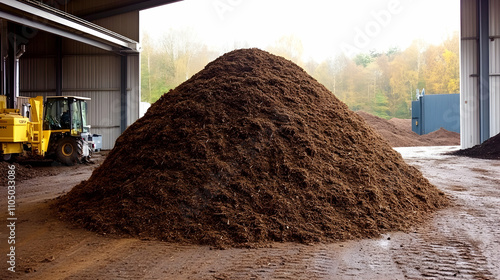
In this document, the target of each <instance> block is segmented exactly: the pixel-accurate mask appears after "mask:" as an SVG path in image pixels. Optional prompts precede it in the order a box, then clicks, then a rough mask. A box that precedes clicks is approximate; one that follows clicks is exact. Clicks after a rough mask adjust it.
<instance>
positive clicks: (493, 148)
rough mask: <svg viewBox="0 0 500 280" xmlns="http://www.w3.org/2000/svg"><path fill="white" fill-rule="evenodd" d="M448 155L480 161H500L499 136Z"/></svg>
mask: <svg viewBox="0 0 500 280" xmlns="http://www.w3.org/2000/svg"><path fill="white" fill-rule="evenodd" d="M449 154H450V155H455V156H465V157H472V158H482V159H500V134H497V135H496V136H493V137H491V138H490V139H488V140H486V141H484V142H483V143H482V144H480V145H476V146H474V147H472V148H468V149H463V150H458V151H454V152H451V153H449Z"/></svg>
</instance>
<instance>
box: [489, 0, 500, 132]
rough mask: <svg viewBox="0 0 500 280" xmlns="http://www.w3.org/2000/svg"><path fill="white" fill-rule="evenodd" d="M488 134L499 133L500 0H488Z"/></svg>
mask: <svg viewBox="0 0 500 280" xmlns="http://www.w3.org/2000/svg"><path fill="white" fill-rule="evenodd" d="M489 16H490V26H489V27H490V37H492V38H494V39H493V40H492V41H490V75H491V76H490V136H495V135H497V134H498V133H500V0H490V13H489Z"/></svg>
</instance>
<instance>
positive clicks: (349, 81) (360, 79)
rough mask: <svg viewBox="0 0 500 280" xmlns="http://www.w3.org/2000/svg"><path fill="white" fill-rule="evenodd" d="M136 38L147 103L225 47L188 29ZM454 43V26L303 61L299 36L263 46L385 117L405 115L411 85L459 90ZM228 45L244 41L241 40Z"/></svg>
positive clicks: (357, 106)
mask: <svg viewBox="0 0 500 280" xmlns="http://www.w3.org/2000/svg"><path fill="white" fill-rule="evenodd" d="M142 44H143V51H142V53H141V92H142V101H145V102H149V103H153V102H155V101H156V100H158V98H160V96H161V95H162V94H163V93H165V92H167V91H168V90H170V89H173V88H175V87H176V86H177V85H179V84H180V83H182V82H184V81H185V80H187V79H188V78H190V77H191V76H192V75H193V74H195V73H197V72H198V71H200V70H201V69H203V67H204V66H205V65H206V64H207V63H209V62H210V61H212V60H214V59H215V58H217V57H218V56H219V55H220V54H221V53H222V52H225V51H229V49H228V50H223V51H222V52H221V50H214V49H211V48H209V47H208V46H206V45H204V44H202V43H200V42H199V40H196V36H195V33H194V32H192V31H190V30H182V31H175V30H170V32H168V33H167V34H166V35H164V36H163V37H162V38H160V39H159V40H156V41H153V40H152V38H150V36H149V35H148V34H147V33H145V34H144V36H143V38H142ZM458 46H459V37H458V32H456V33H454V34H452V35H450V36H449V37H448V38H446V39H445V40H444V41H443V42H442V43H441V44H438V45H430V44H426V43H425V42H424V41H422V40H415V41H414V42H413V43H412V44H411V45H410V46H409V47H408V48H406V49H405V50H400V49H399V48H390V49H389V50H386V51H385V52H377V51H375V50H373V51H370V52H368V53H359V54H357V55H355V56H354V57H347V56H346V55H342V54H341V55H337V56H336V57H333V58H329V59H325V60H324V61H321V62H317V61H314V60H308V61H305V60H304V59H303V52H304V50H303V46H302V42H301V40H300V39H299V38H297V37H295V36H293V35H290V36H283V37H281V38H280V39H279V40H277V41H276V42H275V43H274V44H272V45H270V46H269V47H268V48H267V51H269V52H271V53H273V54H276V55H280V56H283V57H285V58H287V59H290V60H292V61H293V62H295V63H296V64H298V65H299V66H301V67H302V68H304V70H306V71H307V72H308V73H309V74H310V75H311V76H313V77H314V78H315V79H316V80H318V81H319V82H320V83H322V84H323V85H324V86H325V87H327V88H328V89H329V90H330V91H331V92H332V93H333V94H334V95H335V96H337V97H338V98H339V99H340V100H342V101H343V102H345V103H346V104H347V105H348V106H349V108H351V109H352V110H354V111H357V110H363V111H365V112H368V113H371V114H374V115H377V116H379V117H382V118H386V119H389V118H393V117H396V118H410V117H411V112H410V107H411V101H412V100H415V93H416V90H417V89H423V88H425V91H426V94H446V93H459V89H460V77H459V51H458ZM232 47H233V48H239V47H248V46H246V45H245V44H244V43H243V44H239V46H237V45H235V46H232Z"/></svg>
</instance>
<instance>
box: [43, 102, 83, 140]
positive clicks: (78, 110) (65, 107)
mask: <svg viewBox="0 0 500 280" xmlns="http://www.w3.org/2000/svg"><path fill="white" fill-rule="evenodd" d="M88 100H90V98H86V97H76V96H48V97H47V101H46V102H45V110H44V118H43V120H44V122H43V124H44V130H51V131H53V132H63V133H66V132H69V133H70V135H71V136H79V135H81V134H82V133H83V132H88V126H87V103H86V101H88Z"/></svg>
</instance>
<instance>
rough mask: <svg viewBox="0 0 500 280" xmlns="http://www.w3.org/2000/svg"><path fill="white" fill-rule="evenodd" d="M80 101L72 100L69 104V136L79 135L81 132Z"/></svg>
mask: <svg viewBox="0 0 500 280" xmlns="http://www.w3.org/2000/svg"><path fill="white" fill-rule="evenodd" d="M80 104H81V102H80V101H77V100H73V102H72V103H71V134H74V135H79V134H80V133H82V132H83V124H82V111H81V108H80Z"/></svg>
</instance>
